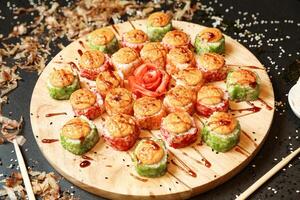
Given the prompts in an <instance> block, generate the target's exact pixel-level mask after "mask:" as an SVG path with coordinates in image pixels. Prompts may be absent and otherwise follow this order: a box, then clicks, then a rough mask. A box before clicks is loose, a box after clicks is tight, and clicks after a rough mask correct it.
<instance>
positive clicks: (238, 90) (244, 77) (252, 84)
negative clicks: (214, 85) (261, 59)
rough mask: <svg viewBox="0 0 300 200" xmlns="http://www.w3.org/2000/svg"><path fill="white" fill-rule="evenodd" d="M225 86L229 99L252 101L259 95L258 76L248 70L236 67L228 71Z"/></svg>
mask: <svg viewBox="0 0 300 200" xmlns="http://www.w3.org/2000/svg"><path fill="white" fill-rule="evenodd" d="M226 86H227V91H228V94H229V98H230V99H231V100H235V101H253V100H256V99H257V98H258V96H259V77H258V75H257V74H256V73H254V72H252V71H249V70H245V69H238V70H234V71H231V72H229V73H228V76H227V80H226Z"/></svg>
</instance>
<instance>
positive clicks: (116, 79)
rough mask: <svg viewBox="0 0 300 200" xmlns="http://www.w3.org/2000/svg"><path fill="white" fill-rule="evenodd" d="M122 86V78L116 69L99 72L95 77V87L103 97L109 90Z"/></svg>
mask: <svg viewBox="0 0 300 200" xmlns="http://www.w3.org/2000/svg"><path fill="white" fill-rule="evenodd" d="M122 86H123V80H122V79H121V77H120V76H119V74H118V72H117V71H111V70H107V71H104V72H100V73H99V74H98V76H97V78H96V88H97V91H98V92H99V93H100V94H101V96H102V97H105V96H106V94H107V93H108V91H109V90H111V89H113V88H117V87H122Z"/></svg>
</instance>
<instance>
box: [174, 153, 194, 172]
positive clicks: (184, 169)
mask: <svg viewBox="0 0 300 200" xmlns="http://www.w3.org/2000/svg"><path fill="white" fill-rule="evenodd" d="M169 153H170V154H171V155H172V156H173V157H174V159H176V160H177V161H178V162H179V163H180V164H181V165H182V166H180V165H178V164H177V163H176V162H175V161H174V160H173V159H171V162H172V164H174V165H175V166H177V167H178V168H179V169H181V170H182V171H184V172H185V173H187V174H188V175H190V176H192V177H197V174H196V172H194V171H193V170H192V169H191V168H190V167H189V166H188V165H187V164H185V162H183V161H182V160H181V159H180V158H178V157H177V156H176V155H175V154H174V153H173V152H171V151H169Z"/></svg>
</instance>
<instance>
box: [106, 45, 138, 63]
mask: <svg viewBox="0 0 300 200" xmlns="http://www.w3.org/2000/svg"><path fill="white" fill-rule="evenodd" d="M138 57H139V54H138V53H137V52H136V51H135V50H134V49H132V48H129V47H124V48H121V49H119V50H118V51H117V52H116V53H114V54H113V55H112V57H111V58H112V60H113V62H114V63H119V64H129V63H131V62H133V61H135V60H136V59H138Z"/></svg>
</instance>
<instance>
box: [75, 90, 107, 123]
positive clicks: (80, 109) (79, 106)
mask: <svg viewBox="0 0 300 200" xmlns="http://www.w3.org/2000/svg"><path fill="white" fill-rule="evenodd" d="M70 103H71V105H72V108H73V111H74V113H75V115H76V116H81V115H84V116H86V117H87V118H88V119H96V118H97V117H99V116H100V115H101V114H102V113H103V111H104V108H103V100H102V97H101V96H100V95H99V94H98V93H94V92H92V91H90V90H88V89H79V90H76V91H75V92H73V93H72V95H71V97H70Z"/></svg>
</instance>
